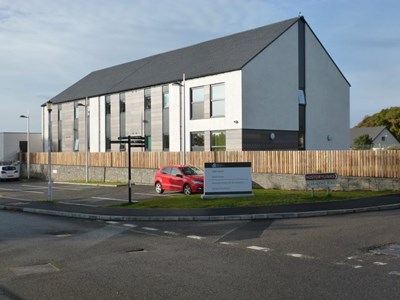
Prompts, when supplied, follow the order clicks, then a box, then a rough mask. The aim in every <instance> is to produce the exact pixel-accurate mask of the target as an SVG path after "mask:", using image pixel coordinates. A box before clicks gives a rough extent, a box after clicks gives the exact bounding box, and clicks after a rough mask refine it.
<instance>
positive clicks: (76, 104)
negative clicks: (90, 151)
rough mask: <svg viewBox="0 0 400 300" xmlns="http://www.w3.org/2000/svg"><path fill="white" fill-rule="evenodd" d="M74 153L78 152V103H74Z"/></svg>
mask: <svg viewBox="0 0 400 300" xmlns="http://www.w3.org/2000/svg"><path fill="white" fill-rule="evenodd" d="M73 150H74V151H79V103H78V102H75V103H74V145H73Z"/></svg>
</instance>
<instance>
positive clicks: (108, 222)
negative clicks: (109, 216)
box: [106, 221, 119, 225]
mask: <svg viewBox="0 0 400 300" xmlns="http://www.w3.org/2000/svg"><path fill="white" fill-rule="evenodd" d="M106 223H107V224H112V225H115V224H119V222H116V221H107V222H106Z"/></svg>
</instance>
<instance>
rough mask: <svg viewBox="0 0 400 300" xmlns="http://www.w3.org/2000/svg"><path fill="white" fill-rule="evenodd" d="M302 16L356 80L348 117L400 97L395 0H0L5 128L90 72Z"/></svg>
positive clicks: (399, 21)
mask: <svg viewBox="0 0 400 300" xmlns="http://www.w3.org/2000/svg"><path fill="white" fill-rule="evenodd" d="M299 14H301V15H302V16H304V18H305V19H306V21H307V23H308V24H309V26H310V27H311V29H312V30H313V31H314V33H315V34H316V36H317V37H318V38H319V40H320V41H321V43H322V45H324V47H325V49H326V50H327V51H328V53H329V54H330V56H331V57H332V59H333V60H334V61H335V63H336V65H337V66H338V67H339V69H340V70H341V71H342V73H343V74H344V76H345V77H346V79H347V80H348V81H349V82H350V84H351V88H350V126H351V127H353V126H354V125H356V124H357V123H359V122H360V121H361V120H362V119H363V118H364V117H365V116H366V115H372V114H374V113H377V112H379V111H380V110H382V109H384V108H390V107H393V106H400V1H398V0H376V1H375V0H364V1H362V0H302V1H300V0H298V1H295V0H84V1H82V0H0V132H26V130H27V120H26V119H23V118H20V117H19V116H20V115H27V114H29V121H30V122H29V123H30V131H31V132H41V126H42V125H41V105H42V104H43V103H45V102H47V101H48V100H50V99H51V98H52V97H54V96H56V95H57V94H59V93H60V92H62V91H63V90H64V89H66V88H68V87H69V86H71V85H72V84H74V83H75V82H77V81H78V80H80V79H82V78H83V77H84V76H86V75H87V74H89V73H91V72H92V71H95V70H99V69H103V68H107V67H111V66H114V65H118V64H122V63H126V62H130V61H134V60H137V59H141V58H144V57H147V56H150V55H154V54H158V53H163V52H166V51H170V50H175V49H178V48H182V47H186V46H190V45H193V44H197V43H200V42H204V41H207V40H211V39H215V38H219V37H223V36H226V35H230V34H234V33H238V32H241V31H245V30H249V29H253V28H256V27H260V26H264V25H268V24H271V23H275V22H279V21H282V20H285V19H289V18H293V17H297V16H298V15H299Z"/></svg>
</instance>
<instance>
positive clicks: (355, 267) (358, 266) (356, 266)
mask: <svg viewBox="0 0 400 300" xmlns="http://www.w3.org/2000/svg"><path fill="white" fill-rule="evenodd" d="M352 267H353V268H354V269H360V268H362V267H363V266H360V265H355V266H352Z"/></svg>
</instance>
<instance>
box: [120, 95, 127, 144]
mask: <svg viewBox="0 0 400 300" xmlns="http://www.w3.org/2000/svg"><path fill="white" fill-rule="evenodd" d="M125 107H126V106H125V93H120V94H119V136H120V137H124V136H125V135H126V129H125V127H126V119H125V110H126V109H125ZM119 150H120V151H125V150H126V147H125V144H123V143H121V144H119Z"/></svg>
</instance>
